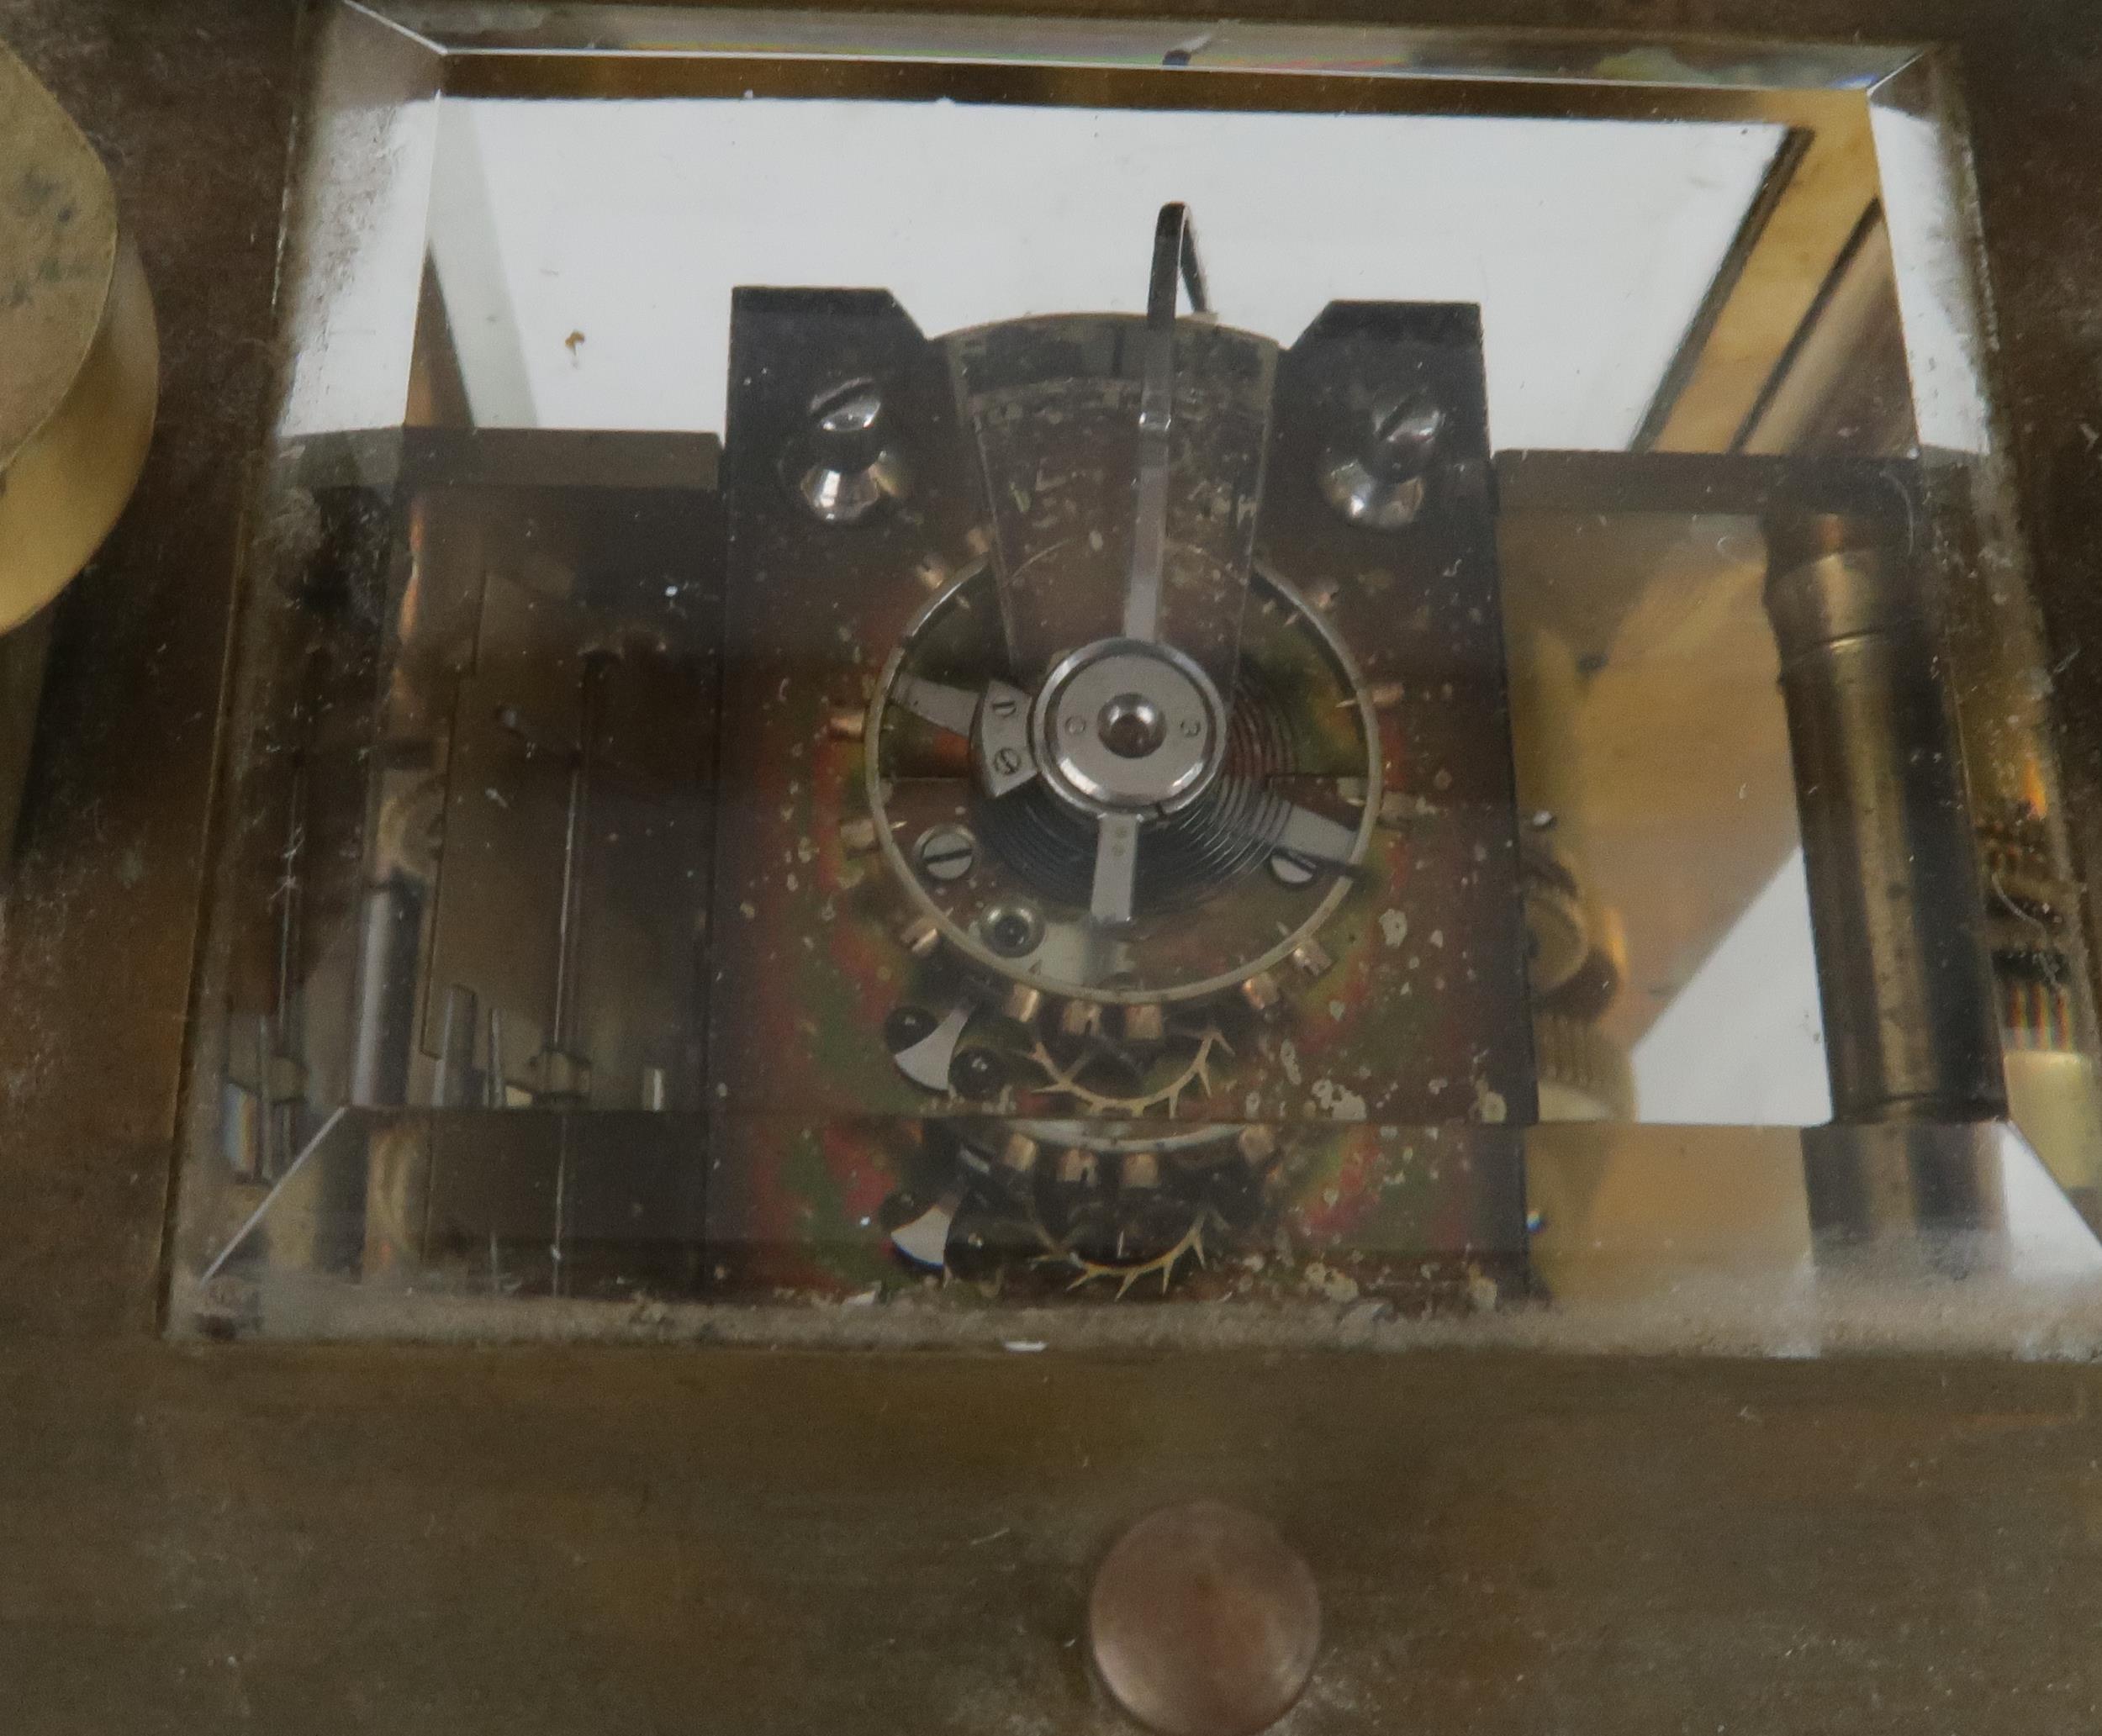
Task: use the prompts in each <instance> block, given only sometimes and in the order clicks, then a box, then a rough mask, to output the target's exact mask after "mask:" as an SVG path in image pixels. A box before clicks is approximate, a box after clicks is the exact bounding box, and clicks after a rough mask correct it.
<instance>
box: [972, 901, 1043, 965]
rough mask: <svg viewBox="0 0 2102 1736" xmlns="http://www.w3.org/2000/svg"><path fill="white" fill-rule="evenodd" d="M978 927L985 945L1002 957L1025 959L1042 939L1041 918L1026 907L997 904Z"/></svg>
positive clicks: (986, 913)
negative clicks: (983, 936) (983, 937)
mask: <svg viewBox="0 0 2102 1736" xmlns="http://www.w3.org/2000/svg"><path fill="white" fill-rule="evenodd" d="M980 931H982V932H983V934H984V935H985V944H986V945H987V946H989V947H991V948H992V949H993V951H994V952H997V953H999V954H1000V956H1001V958H1027V957H1028V955H1029V954H1030V953H1032V952H1035V951H1036V950H1037V947H1038V946H1039V945H1040V944H1041V943H1042V942H1043V917H1041V916H1039V915H1038V914H1037V913H1036V912H1035V911H1034V910H1032V909H1030V908H1029V906H1028V905H995V906H994V907H993V908H992V909H991V910H988V911H986V912H985V920H984V921H983V922H982V923H981V924H980Z"/></svg>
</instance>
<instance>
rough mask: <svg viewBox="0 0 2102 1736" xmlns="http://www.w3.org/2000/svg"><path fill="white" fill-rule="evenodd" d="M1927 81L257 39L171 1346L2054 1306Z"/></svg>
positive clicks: (2046, 943)
mask: <svg viewBox="0 0 2102 1736" xmlns="http://www.w3.org/2000/svg"><path fill="white" fill-rule="evenodd" d="M1948 79H1949V75H1948V72H1947V71H1946V67H1945V66H1944V65H1943V63H1942V61H1941V59H1940V58H1939V57H1937V56H1936V54H1935V53H1934V52H1933V51H1932V50H1927V49H1913V48H1890V49H1877V48H1863V47H1860V46H1847V47H1818V48H1810V47H1794V46H1790V45H1777V44H1771V43H1758V42H1744V43H1735V44H1732V43H1719V42H1716V41H1712V40H1709V41H1703V42H1701V43H1699V44H1697V45H1695V44H1684V45H1673V44H1671V43H1669V42H1632V41H1624V40H1605V39H1590V38H1581V37H1569V38H1555V37H1547V36H1537V35H1535V36H1528V37H1526V38H1524V39H1523V40H1516V39H1513V40H1505V39H1500V38H1498V37H1497V36H1495V35H1481V34H1465V33H1412V32H1405V31H1398V30H1396V31H1381V30H1372V31H1365V30H1352V31H1349V32H1348V33H1330V32H1327V31H1324V30H1323V29H1314V28H1300V27H1291V26H1264V27H1256V26H1238V25H1236V26H1232V27H1225V26H1222V27H1219V28H1217V29H1210V30H1203V31H1192V30H1191V29H1187V28H1186V27H1173V28H1171V27H1167V26H1162V25H1157V24H1081V23H1076V22H1056V23H1054V22H1042V23H1037V24H1027V23H1024V24H1016V23H1014V22H1013V21H1008V20H1002V21H1000V22H999V23H998V24H997V25H996V24H992V23H990V22H975V23H974V22H969V21H964V20H957V21H953V22H943V21H939V20H929V19H925V18H920V19H909V20H908V19H900V20H895V21H887V20H884V19H879V18H854V19H853V20H851V21H848V20H843V19H828V18H825V17H824V16H822V15H819V14H795V15H792V16H777V15H769V14H763V13H731V12H720V11H710V12H705V13H702V12H692V13H689V12H684V11H681V10H679V9H676V8H647V9H640V8H638V9H628V8H618V7H615V8H566V7H561V6H555V7H538V6H536V7H530V8H506V7H503V6H473V7H464V8H462V7H446V6H442V5H409V4H393V5H383V6H377V7H372V8H365V7H358V6H351V5H343V6H341V7H338V8H335V9H334V10H331V11H330V12H328V13H325V15H324V19H323V23H322V26H321V28H320V29H319V30H318V31H317V32H316V34H315V37H314V65H313V69H312V83H311V87H310V90H309V94H308V97H307V99H306V111H305V113H306V123H305V127H304V138H305V140H306V141H307V142H306V145H305V150H304V161H303V162H302V163H301V164H300V166H298V170H297V171H296V174H295V182H294V185H293V193H292V198H291V200H290V202H289V204H288V213H289V215H288V224H289V230H288V251H287V256H286V257H287V267H286V272H287V275H286V288H285V293H284V295H283V320H284V324H285V339H286V344H285V351H286V354H287V356H288V363H287V371H286V374H285V377H284V381H283V396H282V404H281V409H280V414H279V416H278V419H277V425H276V426H275V428H274V430H273V432H272V445H271V449H270V451H269V453H268V455H267V458H268V466H267V468H268V474H269V482H268V485H267V489H266V492H265V494H264V497H263V499H262V501H261V505H260V506H259V508H258V510H257V512H256V519H255V523H254V525H253V527H252V536H251V560H250V562H249V567H248V573H249V577H248V581H247V583H248V589H249V603H248V607H247V609H246V614H245V615H244V625H243V628H242V633H241V638H240V646H239V658H238V663H237V674H236V685H235V715H234V727H233V730H232V732H231V736H230V747H229V753H230V765H229V768H228V775H227V778H225V780H224V790H225V794H224V805H223V809H222V811H221V813H220V814H219V819H218V826H219V831H218V836H219V852H218V857H217V864H218V865H217V869H216V877H215V884H214V890H213V894H212V913H211V921H210V926H209V946H208V954H207V958H206V963H205V978H204V989H203V995H202V998H201V1000H200V1003H199V1005H200V1006H201V1008H202V1016H201V1018H200V1020H199V1021H198V1026H197V1028H196V1031H195V1033H194V1037H193V1058H192V1068H191V1074H190V1084H191V1089H190V1091H189V1094H188V1098H187V1102H188V1105H189V1113H188V1121H187V1127H186V1129H185V1148H184V1153H183V1159H182V1179H181V1187H180V1200H179V1210H178V1214H177V1234H176V1237H175V1244H174V1254H173V1273H172V1290H171V1295H172V1307H171V1317H170V1318H171V1326H172V1330H174V1331H177V1332H182V1333H186V1334H196V1333H210V1334H219V1335H239V1334H246V1333H262V1334H272V1335H284V1336H321V1337H339V1336H390V1335H391V1336H406V1337H425V1336H447V1337H460V1336H475V1337H488V1336H495V1337H504V1336H541V1335H547V1336H590V1335H603V1336H621V1335H627V1336H660V1337H671V1338H690V1337H710V1336H712V1337H729V1338H737V1337H749V1338H763V1339H765V1340H767V1341H769V1342H782V1341H794V1340H798V1339H801V1340H807V1341H810V1342H833V1343H916V1342H942V1343H948V1342H978V1341H981V1340H982V1341H983V1342H985V1343H988V1344H998V1343H1010V1342H1023V1341H1026V1342H1027V1343H1029V1344H1030V1345H1032V1346H1035V1345H1038V1344H1039V1343H1050V1344H1052V1345H1053V1346H1054V1347H1056V1346H1057V1345H1059V1344H1060V1343H1067V1344H1079V1343H1116V1342H1126V1343H1148V1344H1154V1345H1172V1344H1181V1343H1203V1342H1215V1341H1219V1340H1223V1339H1239V1340H1243V1341H1251V1340H1252V1341H1263V1342H1274V1343H1290V1344H1303V1345H1307V1346H1318V1345H1322V1344H1328V1343H1341V1344H1368V1345H1385V1344H1407V1343H1420V1342H1424V1341H1426V1340H1444V1339H1448V1338H1456V1339H1460V1340H1462V1341H1466V1340H1477V1339H1478V1340H1483V1341H1488V1340H1494V1339H1497V1338H1523V1339H1526V1340H1528V1341H1533V1342H1540V1343H1563V1344H1570V1345H1577V1344H1600V1343H1620V1344H1635V1345H1649V1346H1654V1347H1658V1348H1667V1347H1678V1348H1693V1347H1716V1348H1731V1349H1746V1348H1751V1349H1756V1350H1765V1351H1771V1352H1777V1353H1778V1352H1788V1353H1800V1352H1804V1351H1814V1350H1817V1349H1819V1348H1830V1347H1835V1346H1842V1345H1854V1344H1867V1343H1893V1344H1895V1343H1935V1344H1941V1345H1946V1344H1951V1343H1964V1344H1970V1345H1978V1346H1983V1347H1994V1348H2003V1349H2007V1350H2012V1351H2026V1352H2036V1351H2038V1350H2046V1351H2048V1350H2054V1349H2081V1348H2086V1347H2087V1346H2088V1345H2089V1343H2091V1342H2092V1341H2094V1340H2096V1339H2102V1306H2097V1298H2098V1296H2099V1295H2102V1245H2099V1244H2098V1243H2097V1240H2096V1237H2095V1234H2094V1228H2093V1227H2092V1226H2093V1224H2094V1222H2095V1221H2096V1217H2097V1209H2096V1201H2097V1192H2096V1180H2097V1176H2096V1164H2097V1162H2098V1146H2102V1096H2098V1090H2097V1084H2096V1074H2095V1069H2094V1014H2093V1010H2092V1008H2091V1006H2090V1005H2089V999H2088V995H2087V992H2086V989H2085V986H2084V985H2085V984H2086V982H2087V980H2088V977H2087V968H2086V963H2085V959H2084V956H2083V954H2082V952H2081V947H2082V941H2081V930H2080V921H2079V912H2078V890H2077V886H2076V884H2075V882H2074V879H2073V875H2072V873H2071V872H2070V870H2069V868H2068V852H2067V847H2066V842H2065V838H2064V836H2063V833H2062V824H2061V821H2060V818H2059V815H2058V813H2057V779H2056V773H2055V771H2054V768H2053V766H2052V760H2051V757H2050V749H2049V736H2048V731H2047V727H2046V725H2045V720H2044V714H2043V711H2042V709H2041V708H2042V704H2043V700H2042V699H2041V692H2042V687H2043V683H2041V682H2040V681H2039V680H2038V679H2037V675H2038V672H2039V668H2040V657H2039V654H2038V651H2037V643H2038V641H2037V639H2036V629H2035V625H2034V621H2033V617H2032V614H2031V609H2030V607H2029V604H2028V601H2027V596H2026V592H2025V584H2024V577H2023V570H2022V565H2021V561H2020V549H2019V542H2018V541H2017V540H2016V538H2015V532H2014V530H2013V528H2012V525H2011V521H2010V516H2009V514H2007V512H2006V511H2005V510H2004V506H2003V504H2002V503H2003V501H2004V498H2005V495H2006V492H2007V478H2006V477H2005V475H2004V460H2003V458H2002V457H2001V456H2000V453H1999V449H1998V447H1999V443H1998V441H1997V439H1996V435H1995V429H1994V419H1993V416H1992V414H1991V408H1990V406H1991V393H1990V379H1989V368H1988V366H1987V362H1988V356H1989V352H1988V349H1987V346H1986V344H1985V342H1984V339H1983V334H1984V333H1985V332H1986V331H1987V330H1988V323H1987V314H1986V305H1985V298H1984V294H1983V286H1982V283H1981V282H1980V280H1979V277H1978V272H1977V269H1976V264H1975V257H1974V252H1973V247H1972V243H1971V235H1972V232H1973V226H1974V219H1975V213H1974V211H1973V208H1972V206H1971V203H1970V197H1969V192H1968V183H1967V178H1966V177H1967V158H1966V156H1965V153H1964V148H1963V141H1962V133H1961V129H1960V125H1959V124H1958V121H1957V118H1956V114H1955V109H1954V94H1953V92H1952V91H1951V88H1950V87H1949V83H1948ZM1018 1335H1019V1337H1018Z"/></svg>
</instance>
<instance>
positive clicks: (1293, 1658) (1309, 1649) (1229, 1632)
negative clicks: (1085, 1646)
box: [1088, 1501, 1321, 1736]
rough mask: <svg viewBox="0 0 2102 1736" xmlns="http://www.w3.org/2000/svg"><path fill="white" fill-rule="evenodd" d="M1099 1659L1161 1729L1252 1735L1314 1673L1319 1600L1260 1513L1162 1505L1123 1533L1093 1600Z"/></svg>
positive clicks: (1118, 1690)
mask: <svg viewBox="0 0 2102 1736" xmlns="http://www.w3.org/2000/svg"><path fill="white" fill-rule="evenodd" d="M1088 1633H1089V1642H1090V1644H1091V1649H1092V1650H1093V1653H1094V1658H1095V1667H1096V1670H1098V1671H1099V1672H1100V1673H1101V1678H1102V1681H1103V1682H1104V1684H1105V1685H1106V1686H1107V1687H1108V1689H1109V1691H1110V1692H1111V1693H1112V1695H1114V1696H1116V1698H1117V1703H1118V1704H1119V1705H1121V1706H1122V1707H1123V1708H1124V1709H1125V1711H1127V1712H1129V1713H1130V1714H1131V1715H1132V1716H1133V1718H1137V1719H1138V1721H1139V1723H1142V1724H1144V1725H1145V1726H1147V1727H1148V1728H1149V1729H1152V1730H1155V1731H1158V1732H1159V1733H1160V1736H1254V1733H1255V1732H1257V1731H1259V1730H1262V1729H1265V1728H1267V1727H1268V1726H1270V1724H1273V1723H1275V1722H1276V1721H1277V1720H1278V1719H1279V1718H1281V1717H1283V1716H1284V1714H1285V1713H1286V1712H1287V1711H1289V1710H1290V1709H1291V1705H1292V1702H1295V1701H1296V1700H1297V1699H1298V1697H1299V1696H1300V1693H1301V1691H1302V1690H1303V1689H1304V1688H1305V1687H1306V1686H1307V1677H1308V1676H1309V1675H1312V1672H1313V1662H1314V1653H1315V1651H1316V1649H1318V1647H1319V1645H1320V1643H1321V1599H1320V1595H1319V1593H1318V1591H1316V1590H1315V1588H1314V1580H1313V1575H1312V1572H1311V1571H1310V1570H1308V1569H1307V1564H1306V1562H1305V1561H1304V1560H1303V1559H1301V1557H1300V1555H1299V1554H1298V1553H1297V1551H1296V1550H1295V1549H1292V1547H1291V1544H1289V1543H1286V1541H1285V1540H1284V1538H1282V1537H1281V1536H1279V1535H1278V1533H1277V1529H1276V1528H1275V1526H1273V1525H1271V1524H1270V1522H1268V1521H1267V1520H1264V1519H1261V1518H1259V1517H1256V1516H1255V1515H1254V1514H1253V1513H1250V1512H1244V1511H1243V1510H1242V1509H1241V1508H1238V1507H1233V1506H1226V1505H1225V1504H1224V1503H1223V1502H1220V1501H1192V1502H1191V1503H1190V1504H1189V1505H1188V1506H1175V1507H1166V1508H1164V1509H1163V1510H1162V1511H1160V1512H1157V1513H1154V1514H1152V1515H1150V1516H1149V1517H1146V1518H1143V1519H1141V1520H1140V1521H1139V1522H1138V1523H1137V1524H1136V1525H1134V1526H1133V1527H1132V1528H1131V1529H1130V1530H1129V1531H1128V1532H1126V1533H1124V1535H1123V1536H1122V1538H1119V1539H1118V1541H1117V1544H1116V1547H1115V1548H1113V1549H1111V1551H1110V1552H1109V1554H1108V1555H1107V1556H1106V1558H1105V1559H1104V1560H1103V1562H1102V1565H1101V1567H1100V1568H1099V1569H1098V1570H1096V1575H1095V1588H1094V1591H1093V1592H1092V1593H1091V1596H1090V1597H1089V1599H1088Z"/></svg>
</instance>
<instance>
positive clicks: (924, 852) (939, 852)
mask: <svg viewBox="0 0 2102 1736" xmlns="http://www.w3.org/2000/svg"><path fill="white" fill-rule="evenodd" d="M912 859H913V860H914V861H915V862H916V863H919V865H920V872H921V873H923V874H925V875H926V876H927V879H930V880H943V881H948V880H960V879H963V878H964V875H966V874H968V873H969V872H970V871H971V870H972V868H975V867H976V866H977V865H978V840H977V839H976V838H974V837H973V836H971V834H970V832H969V830H968V829H967V828H966V827H964V826H929V827H928V828H927V830H926V831H923V832H922V833H921V834H920V837H919V842H917V843H916V844H914V845H913V847H912Z"/></svg>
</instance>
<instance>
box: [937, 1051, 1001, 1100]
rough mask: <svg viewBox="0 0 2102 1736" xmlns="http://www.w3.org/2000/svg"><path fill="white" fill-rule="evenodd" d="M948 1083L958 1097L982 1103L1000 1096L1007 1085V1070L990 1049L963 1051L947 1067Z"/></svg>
mask: <svg viewBox="0 0 2102 1736" xmlns="http://www.w3.org/2000/svg"><path fill="white" fill-rule="evenodd" d="M948 1082H949V1086H950V1089H951V1090H953V1091H954V1092H955V1093H956V1095H958V1096H959V1097H968V1098H969V1099H970V1100H972V1101H973V1102H974V1103H975V1102H983V1101H984V1100H985V1099H986V1098H988V1097H997V1096H998V1095H1000V1091H1001V1087H1002V1086H1003V1085H1005V1084H1006V1083H1007V1069H1006V1068H1005V1067H1003V1066H1001V1062H1000V1057H999V1056H998V1055H996V1054H995V1053H993V1052H992V1051H991V1050H990V1049H964V1050H963V1051H962V1052H961V1053H959V1054H958V1056H957V1058H956V1059H955V1060H954V1061H953V1062H952V1063H950V1065H949V1071H948Z"/></svg>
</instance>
